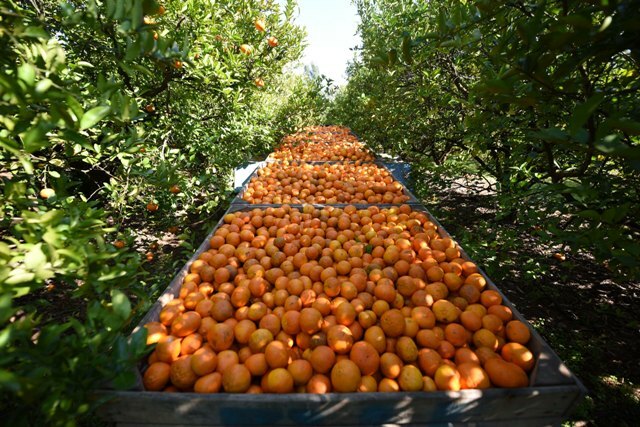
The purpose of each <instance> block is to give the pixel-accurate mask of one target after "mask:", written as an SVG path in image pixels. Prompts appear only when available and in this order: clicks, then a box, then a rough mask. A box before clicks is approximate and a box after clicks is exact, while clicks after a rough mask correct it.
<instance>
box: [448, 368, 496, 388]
mask: <svg viewBox="0 0 640 427" xmlns="http://www.w3.org/2000/svg"><path fill="white" fill-rule="evenodd" d="M456 369H457V370H458V373H459V374H460V388H462V389H468V388H477V389H483V388H489V387H491V382H490V381H489V375H488V374H487V373H486V372H485V370H484V369H482V368H481V367H480V365H479V364H477V363H473V362H464V363H461V364H459V365H457V366H456Z"/></svg>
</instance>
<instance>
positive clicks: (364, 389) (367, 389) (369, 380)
mask: <svg viewBox="0 0 640 427" xmlns="http://www.w3.org/2000/svg"><path fill="white" fill-rule="evenodd" d="M357 391H358V392H360V393H371V392H374V391H378V382H377V381H376V379H375V378H374V377H372V376H371V375H366V376H363V377H362V378H360V384H359V385H358V390H357Z"/></svg>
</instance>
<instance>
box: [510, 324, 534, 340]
mask: <svg viewBox="0 0 640 427" xmlns="http://www.w3.org/2000/svg"><path fill="white" fill-rule="evenodd" d="M506 332H507V338H508V339H509V340H510V341H513V342H517V343H519V344H526V343H528V342H529V340H530V339H531V332H529V328H527V325H525V324H524V323H522V322H521V321H519V320H512V321H510V322H509V323H507V327H506Z"/></svg>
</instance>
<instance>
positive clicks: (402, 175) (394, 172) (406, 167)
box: [231, 161, 419, 209]
mask: <svg viewBox="0 0 640 427" xmlns="http://www.w3.org/2000/svg"><path fill="white" fill-rule="evenodd" d="M277 162H278V161H265V162H260V163H251V164H248V165H243V166H242V167H241V168H238V169H236V173H235V175H236V176H235V182H234V188H235V190H236V191H237V192H238V195H237V196H236V197H235V198H234V199H233V200H232V201H231V203H232V204H234V205H246V206H256V205H252V204H250V203H249V202H248V201H246V200H244V198H243V197H244V192H245V191H246V190H247V188H248V186H249V183H250V182H251V180H252V179H253V178H254V177H257V176H258V171H259V170H260V169H262V168H263V167H265V166H267V165H268V164H269V163H277ZM304 163H307V164H312V165H317V164H335V163H344V162H343V161H339V162H331V161H326V162H324V161H306V162H304ZM363 163H374V164H375V165H377V166H378V167H380V168H382V169H384V170H386V171H387V172H389V173H390V174H391V176H392V177H393V179H395V180H396V181H398V182H399V183H400V184H401V185H402V189H403V194H404V195H405V196H407V197H409V199H408V200H407V201H405V202H404V203H406V204H409V205H415V204H419V202H418V199H417V198H416V196H414V195H413V193H412V192H411V191H410V190H409V189H408V188H407V187H408V185H407V184H408V180H409V174H410V173H411V165H410V164H408V163H402V162H380V161H375V162H363ZM241 179H242V180H243V181H240V180H241ZM239 182H242V184H239ZM349 204H351V205H356V206H365V207H364V208H363V209H366V207H367V206H372V205H381V204H380V203H373V204H371V203H359V204H356V203H332V204H331V206H338V207H344V206H346V205H349ZM383 204H384V203H383Z"/></svg>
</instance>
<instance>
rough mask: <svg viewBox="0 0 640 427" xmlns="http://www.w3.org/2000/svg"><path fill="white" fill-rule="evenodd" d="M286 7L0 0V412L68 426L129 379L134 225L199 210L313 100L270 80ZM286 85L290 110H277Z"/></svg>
mask: <svg viewBox="0 0 640 427" xmlns="http://www.w3.org/2000/svg"><path fill="white" fill-rule="evenodd" d="M295 11H296V7H295V2H294V1H288V2H285V3H283V2H279V3H276V2H274V1H262V0H242V1H230V0H229V1H217V2H209V1H204V0H188V1H167V2H164V3H162V4H161V3H159V2H157V1H155V0H132V1H126V2H124V1H116V0H104V1H99V0H89V1H79V0H69V1H62V2H59V1H57V0H40V1H35V2H26V1H20V0H8V1H5V2H3V3H2V5H0V162H1V166H0V181H1V183H2V185H1V186H0V187H1V188H2V192H1V193H0V204H1V205H2V209H1V210H0V328H1V329H0V402H1V403H0V411H1V412H2V414H3V421H5V422H7V423H9V424H11V425H20V424H34V423H35V424H47V425H54V424H72V423H74V422H75V421H74V420H81V419H82V417H83V416H87V414H89V413H91V411H92V410H93V408H94V406H95V405H96V404H98V403H99V402H94V401H92V400H91V399H90V398H89V391H90V390H92V389H95V388H97V387H103V386H106V385H109V384H110V385H113V386H117V387H128V386H130V385H131V384H132V382H133V380H134V379H135V377H134V375H133V373H132V370H131V367H132V366H133V365H134V364H135V363H136V361H137V360H138V359H139V357H140V356H141V354H142V352H143V351H144V347H145V337H144V332H140V333H137V334H134V335H133V336H132V337H128V334H129V332H130V330H131V328H132V320H133V319H135V318H137V317H138V316H139V313H140V312H141V311H143V309H144V308H145V307H147V306H148V304H147V303H148V300H149V296H150V295H149V293H150V290H149V289H148V288H146V287H145V285H144V283H145V282H148V281H149V280H151V279H149V275H150V274H151V275H152V273H149V272H146V273H145V268H144V267H143V266H144V264H143V263H141V256H140V254H139V253H138V252H137V251H136V250H134V249H135V248H134V247H133V246H134V241H135V237H136V236H135V233H136V230H138V229H140V228H143V227H144V228H151V229H154V230H165V229H166V228H167V227H171V226H175V225H176V224H177V223H184V221H185V218H195V219H196V220H197V219H199V218H206V217H207V215H210V214H211V212H213V210H214V209H215V208H216V207H217V206H218V205H219V204H220V203H221V201H222V199H223V198H224V197H225V196H226V194H227V193H228V191H229V190H230V182H229V177H230V174H231V171H232V169H233V167H234V166H235V165H237V164H238V163H239V162H241V161H243V160H246V159H249V158H250V157H252V156H253V155H254V154H256V153H258V154H259V153H262V152H265V151H267V149H268V147H271V146H273V145H274V144H275V143H276V141H277V140H278V139H279V138H280V137H281V136H282V134H284V133H285V132H290V131H292V130H294V129H293V128H294V127H295V126H302V125H306V124H310V123H313V121H314V120H315V119H316V118H317V116H318V114H316V113H314V112H316V111H317V108H316V106H315V104H313V103H309V104H308V105H306V104H305V105H300V98H299V97H298V96H297V93H295V90H294V91H293V92H291V91H289V92H283V91H282V89H280V88H279V85H281V84H283V82H284V81H286V79H285V78H284V77H283V70H284V69H285V66H286V65H287V64H289V63H291V62H292V61H295V60H296V59H297V58H299V56H300V54H301V52H302V49H303V46H304V44H303V40H304V31H303V30H302V29H301V28H299V27H298V26H296V25H295V24H294V23H293V21H294V15H295ZM303 86H304V85H302V86H301V87H300V90H304V91H308V89H307V88H306V87H303ZM293 100H295V102H296V103H297V105H298V107H299V108H302V109H304V108H308V111H310V112H311V113H310V114H308V115H307V116H306V117H307V122H305V123H302V122H296V123H290V124H283V123H282V117H283V116H282V111H284V110H285V109H286V108H287V105H288V103H289V102H290V101H291V102H293ZM268 101H270V102H272V103H271V104H266V103H267V102H268ZM143 273H144V276H143V275H142V274H143ZM160 274H161V273H160ZM164 278H166V273H165V274H164V275H163V277H162V278H161V279H164ZM152 279H153V278H152Z"/></svg>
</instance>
